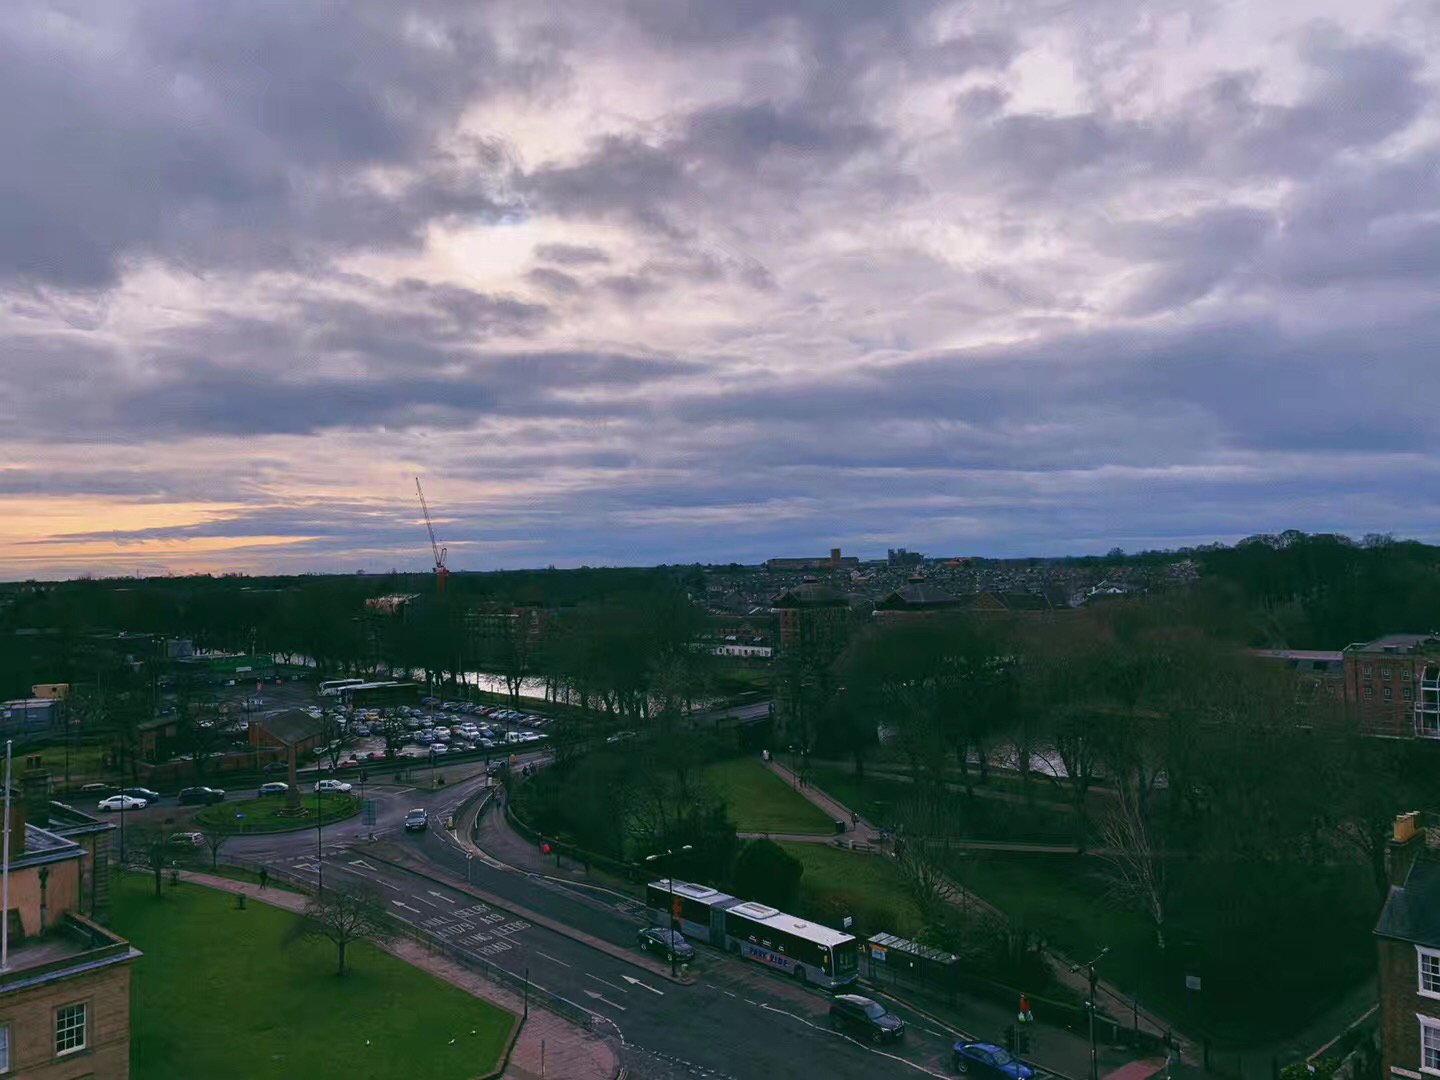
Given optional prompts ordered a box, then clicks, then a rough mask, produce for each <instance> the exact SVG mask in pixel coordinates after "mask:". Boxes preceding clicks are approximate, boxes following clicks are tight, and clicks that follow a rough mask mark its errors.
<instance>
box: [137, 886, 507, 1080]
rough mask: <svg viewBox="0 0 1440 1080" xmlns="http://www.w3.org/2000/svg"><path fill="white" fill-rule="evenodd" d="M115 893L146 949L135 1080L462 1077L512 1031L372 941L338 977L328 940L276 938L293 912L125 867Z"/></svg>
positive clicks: (486, 1064)
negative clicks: (285, 942) (161, 883)
mask: <svg viewBox="0 0 1440 1080" xmlns="http://www.w3.org/2000/svg"><path fill="white" fill-rule="evenodd" d="M111 898H112V916H111V923H112V925H113V926H114V927H115V929H116V930H117V931H118V932H120V933H121V934H124V935H125V936H126V937H127V938H129V939H130V941H131V942H132V943H133V944H134V945H135V946H136V948H138V949H140V950H141V951H142V952H143V953H144V954H145V955H144V956H143V957H142V958H141V959H139V960H137V961H135V968H134V977H133V979H132V982H131V989H130V994H131V1008H130V1063H131V1071H132V1073H133V1075H135V1076H143V1077H146V1078H147V1080H181V1078H185V1080H189V1078H191V1077H197V1076H203V1077H206V1078H207V1080H232V1078H233V1080H251V1078H254V1080H262V1078H270V1077H274V1078H277V1080H278V1078H282V1077H292V1076H344V1077H347V1078H349V1080H358V1078H368V1077H375V1078H377V1080H378V1078H380V1077H395V1076H424V1077H427V1078H434V1080H450V1078H454V1080H462V1078H464V1077H472V1076H477V1075H481V1074H483V1073H485V1072H487V1071H488V1070H490V1069H492V1068H493V1067H494V1066H495V1065H496V1063H497V1061H498V1059H499V1055H500V1053H501V1051H502V1049H503V1047H504V1042H505V1039H506V1037H507V1036H508V1034H509V1031H510V1025H511V1022H512V1020H513V1017H512V1016H511V1014H510V1013H508V1012H505V1011H504V1010H502V1009H499V1008H496V1007H495V1006H493V1005H490V1004H488V1003H486V1002H484V1001H481V1000H479V999H478V998H475V997H472V996H471V995H469V994H467V993H465V992H464V991H462V990H459V989H457V988H455V987H453V986H450V985H449V984H448V983H445V982H442V981H441V980H439V979H437V978H435V977H434V976H432V975H428V974H426V973H425V972H423V971H419V970H417V969H416V968H413V967H411V966H410V965H408V964H405V963H403V962H401V961H399V960H396V959H395V958H394V957H391V956H388V955H386V954H385V953H382V952H380V951H379V950H377V949H375V948H373V947H371V946H369V945H356V946H352V947H351V949H350V951H349V957H348V964H347V966H353V967H352V970H351V971H350V972H349V973H348V974H347V975H345V976H344V977H343V978H340V977H337V976H336V975H335V951H334V949H333V948H332V947H331V946H329V945H328V944H326V943H318V942H301V943H299V944H296V945H292V946H289V947H283V946H282V937H283V935H284V933H285V929H286V927H287V926H288V925H289V924H290V923H291V921H292V920H293V919H294V916H293V915H292V914H290V913H288V912H285V911H280V910H278V909H276V908H271V907H268V906H266V905H264V904H250V905H248V907H247V908H246V909H245V910H244V911H241V910H239V909H237V908H236V906H235V902H234V897H232V896H229V895H227V894H224V893H219V892H215V891H213V890H210V889H205V888H203V887H201V886H194V885H179V886H173V887H172V886H170V885H166V886H165V894H164V896H163V898H161V899H159V900H157V899H156V898H155V896H154V894H153V892H152V891H151V883H150V879H149V878H148V877H146V876H143V875H133V874H121V875H118V876H117V877H116V878H115V879H114V882H113V891H112V893H111ZM472 1032H473V1034H472ZM451 1040H454V1044H453V1045H451Z"/></svg>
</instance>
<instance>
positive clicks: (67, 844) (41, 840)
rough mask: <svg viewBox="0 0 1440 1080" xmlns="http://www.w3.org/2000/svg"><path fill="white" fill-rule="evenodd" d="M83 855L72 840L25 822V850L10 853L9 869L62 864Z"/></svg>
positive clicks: (82, 850)
mask: <svg viewBox="0 0 1440 1080" xmlns="http://www.w3.org/2000/svg"><path fill="white" fill-rule="evenodd" d="M83 854H84V849H83V848H81V847H80V845H79V844H77V843H75V841H74V840H67V839H65V837H63V836H59V835H57V834H56V833H53V832H51V831H50V830H49V829H42V828H40V826H39V825H33V824H31V823H30V822H28V821H27V822H26V823H25V850H24V851H23V852H22V853H20V854H19V855H17V854H15V852H14V851H13V850H12V851H11V852H10V869H11V870H17V869H22V868H24V867H26V866H39V865H41V864H42V863H52V862H64V861H65V860H67V859H78V858H80V857H81V855H83Z"/></svg>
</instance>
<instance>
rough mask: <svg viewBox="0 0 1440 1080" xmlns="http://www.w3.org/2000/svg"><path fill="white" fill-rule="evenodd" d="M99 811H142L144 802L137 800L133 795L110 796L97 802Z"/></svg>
mask: <svg viewBox="0 0 1440 1080" xmlns="http://www.w3.org/2000/svg"><path fill="white" fill-rule="evenodd" d="M99 808H100V809H101V810H144V809H145V800H144V799H137V798H135V797H134V796H133V795H111V796H110V797H109V798H108V799H101V800H100V802H99Z"/></svg>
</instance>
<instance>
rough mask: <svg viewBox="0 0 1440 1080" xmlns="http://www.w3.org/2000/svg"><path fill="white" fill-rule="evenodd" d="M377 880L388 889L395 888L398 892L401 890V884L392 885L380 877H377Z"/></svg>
mask: <svg viewBox="0 0 1440 1080" xmlns="http://www.w3.org/2000/svg"><path fill="white" fill-rule="evenodd" d="M375 880H376V881H377V882H378V883H379V884H381V885H384V886H385V887H386V888H387V889H394V890H395V891H396V892H399V891H400V886H399V885H391V884H390V882H388V881H386V880H384V879H383V878H378V877H377V878H376V879H375Z"/></svg>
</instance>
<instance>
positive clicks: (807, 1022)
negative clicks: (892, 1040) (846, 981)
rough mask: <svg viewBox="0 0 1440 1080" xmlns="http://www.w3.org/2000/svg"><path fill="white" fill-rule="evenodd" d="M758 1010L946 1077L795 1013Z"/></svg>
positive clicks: (768, 1008) (771, 1008)
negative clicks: (787, 1018)
mask: <svg viewBox="0 0 1440 1080" xmlns="http://www.w3.org/2000/svg"><path fill="white" fill-rule="evenodd" d="M760 1008H762V1009H764V1010H765V1011H766V1012H772V1013H778V1014H779V1015H781V1016H788V1017H790V1019H791V1020H798V1021H799V1022H800V1023H802V1024H804V1025H805V1026H806V1027H808V1028H814V1029H815V1030H816V1031H821V1032H825V1033H826V1034H829V1035H834V1036H835V1037H836V1038H838V1039H844V1040H845V1041H846V1042H850V1043H854V1044H855V1045H856V1046H858V1047H861V1048H862V1049H864V1050H868V1051H869V1052H870V1053H872V1054H875V1055H877V1056H879V1057H883V1058H889V1059H890V1060H891V1061H898V1062H899V1063H900V1064H901V1065H906V1066H909V1067H910V1068H912V1069H914V1070H915V1071H916V1072H922V1073H924V1074H925V1075H926V1076H940V1077H943V1076H945V1075H946V1074H945V1073H938V1072H935V1071H934V1070H932V1069H927V1068H926V1067H925V1066H924V1065H917V1064H916V1063H915V1062H913V1061H906V1060H905V1059H904V1058H902V1057H898V1056H897V1055H895V1054H887V1053H886V1052H885V1051H884V1050H877V1049H875V1048H874V1047H873V1046H867V1045H866V1044H865V1043H862V1042H861V1041H860V1040H859V1039H854V1038H851V1037H850V1036H849V1035H845V1034H843V1033H842V1032H839V1031H834V1030H832V1029H831V1028H830V1027H829V1026H828V1025H827V1026H825V1027H821V1026H820V1025H819V1024H816V1023H813V1022H812V1021H810V1020H807V1019H805V1017H803V1016H797V1015H796V1014H795V1013H792V1012H786V1011H785V1010H784V1009H777V1008H776V1007H775V1006H773V1005H770V1004H767V1003H765V1002H761V1003H760Z"/></svg>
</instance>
